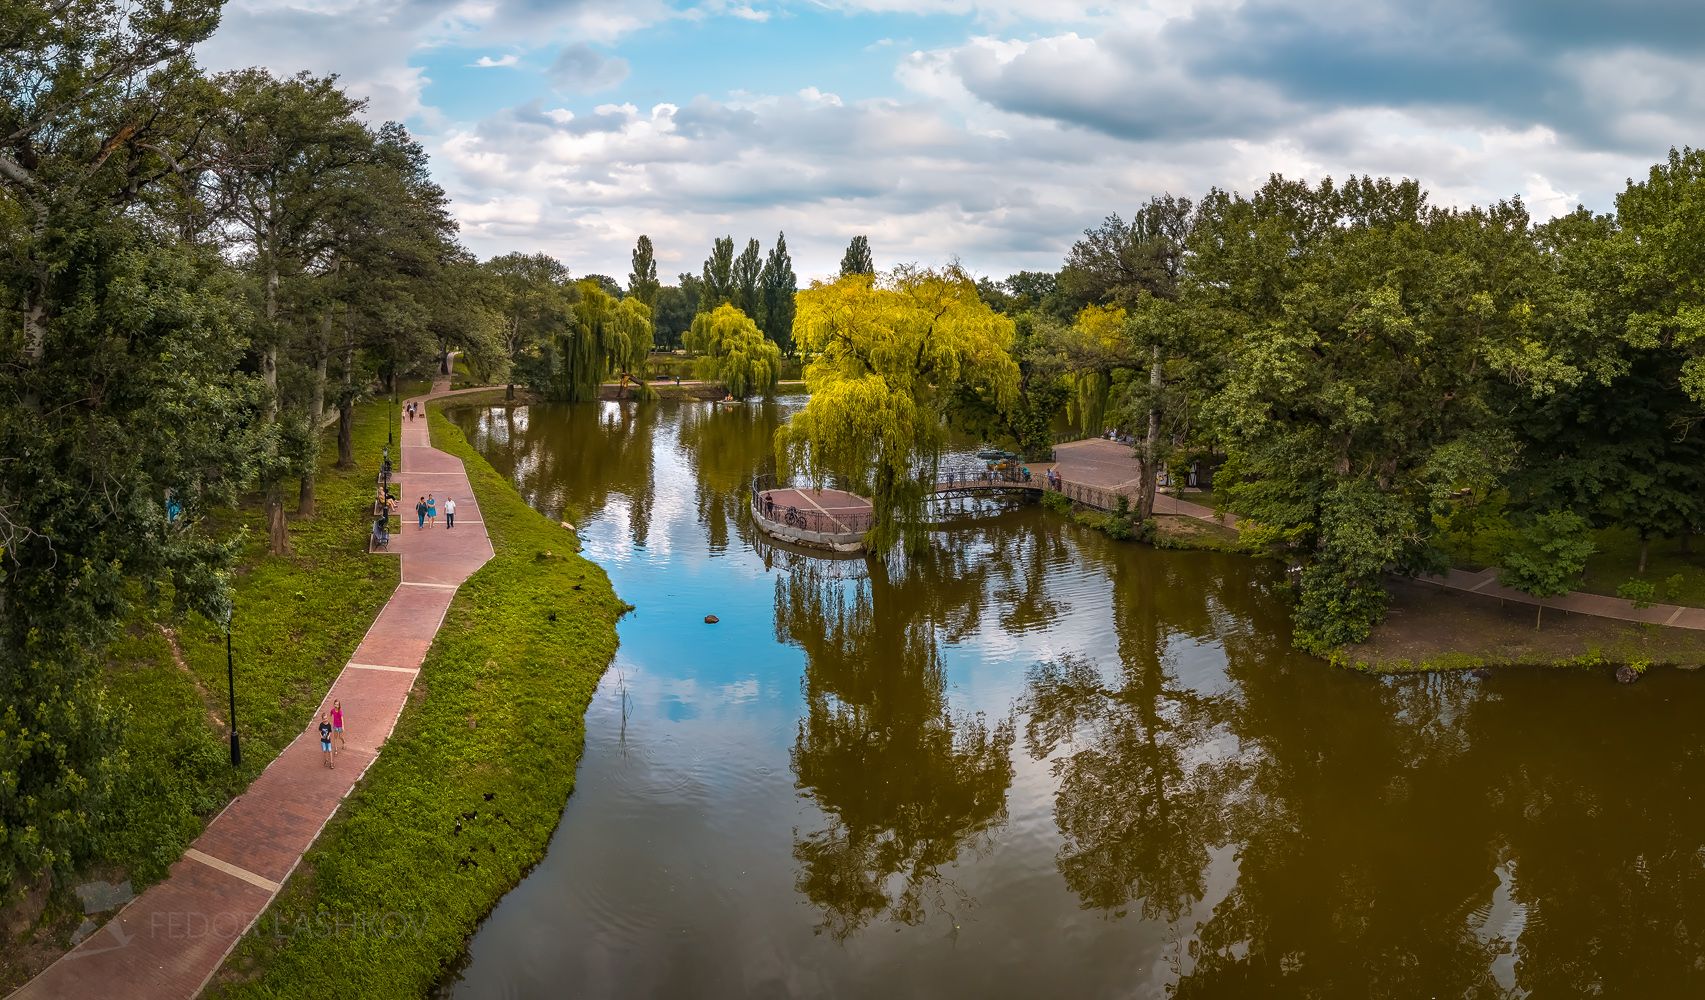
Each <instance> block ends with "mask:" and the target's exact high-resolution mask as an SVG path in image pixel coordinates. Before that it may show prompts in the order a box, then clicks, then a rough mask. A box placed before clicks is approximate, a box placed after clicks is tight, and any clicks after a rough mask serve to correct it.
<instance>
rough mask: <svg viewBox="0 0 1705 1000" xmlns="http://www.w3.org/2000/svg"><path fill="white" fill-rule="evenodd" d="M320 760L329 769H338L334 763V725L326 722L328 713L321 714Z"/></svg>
mask: <svg viewBox="0 0 1705 1000" xmlns="http://www.w3.org/2000/svg"><path fill="white" fill-rule="evenodd" d="M320 758H321V759H322V760H324V761H325V762H326V766H327V767H336V766H337V765H336V764H335V763H333V762H332V724H331V723H330V722H328V721H326V713H324V712H321V713H320Z"/></svg>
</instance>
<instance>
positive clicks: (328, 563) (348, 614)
mask: <svg viewBox="0 0 1705 1000" xmlns="http://www.w3.org/2000/svg"><path fill="white" fill-rule="evenodd" d="M389 405H390V404H389V401H379V400H375V401H372V402H369V403H366V404H363V405H361V406H359V407H357V408H356V412H355V423H354V426H353V428H352V441H353V444H354V450H355V457H356V468H354V469H350V470H340V469H337V468H334V467H333V465H334V463H335V462H336V461H337V438H336V429H335V427H334V428H333V429H332V430H331V431H328V432H327V434H326V436H325V437H324V438H323V441H322V444H323V447H322V449H321V454H320V462H319V470H318V473H317V477H316V480H315V488H316V501H317V502H316V508H315V509H316V513H315V515H314V516H313V517H310V518H295V517H292V518H291V520H290V524H289V531H290V543H291V549H292V552H291V554H290V555H287V556H271V555H268V554H267V552H266V529H265V524H264V520H263V517H264V515H263V512H262V511H261V509H260V506H259V503H258V500H257V501H256V502H254V503H250V504H247V505H245V506H244V507H243V508H241V509H238V510H234V511H229V512H226V513H225V514H223V515H221V517H220V522H221V523H220V528H221V529H222V530H223V529H226V528H229V529H232V530H238V529H242V530H245V531H246V533H247V534H246V538H245V547H244V549H243V552H242V554H241V556H240V557H239V559H238V564H237V567H236V572H235V574H234V578H233V581H232V585H233V591H234V596H235V601H236V604H235V607H236V614H235V627H234V629H233V633H232V658H233V662H234V663H235V666H236V671H235V673H236V690H237V722H238V730H239V733H240V734H241V737H242V748H243V764H242V767H240V768H232V767H231V763H230V743H229V740H228V736H227V733H228V725H229V711H230V710H229V707H228V705H229V702H228V700H227V685H226V677H225V633H224V629H223V627H222V626H219V625H215V624H213V623H211V622H208V621H206V620H205V619H203V618H201V617H200V616H197V615H191V616H189V617H188V618H185V619H175V618H173V617H171V616H170V615H169V614H167V613H165V610H164V608H144V609H142V610H141V611H140V612H139V613H138V614H137V615H135V616H134V618H133V620H132V621H131V622H130V623H129V625H128V626H127V627H126V628H125V630H124V632H123V634H122V635H121V636H120V637H119V638H118V639H117V640H116V641H115V642H113V643H112V644H111V646H110V647H109V648H108V649H107V651H106V670H105V675H104V681H105V688H106V693H107V696H108V697H109V698H111V699H112V700H113V701H114V702H115V703H116V704H118V705H120V706H122V708H123V711H124V712H125V714H126V716H127V720H128V721H127V724H126V727H125V731H124V736H123V739H122V742H121V744H120V746H119V748H118V751H117V754H116V761H117V763H118V765H119V767H120V768H121V769H122V770H121V774H122V777H121V779H120V780H119V781H118V783H117V786H116V793H115V798H114V799H113V800H112V801H111V802H110V803H109V804H108V806H107V809H106V810H105V812H104V814H103V819H104V822H103V824H102V828H101V831H100V834H99V836H98V838H97V840H96V843H95V845H94V855H93V857H91V858H90V859H89V861H88V862H87V863H86V864H85V865H84V866H83V871H84V873H85V874H86V875H87V876H88V877H91V878H94V877H99V878H106V879H114V880H116V879H122V878H129V879H131V880H132V882H133V883H134V885H135V887H136V888H137V889H138V890H140V889H142V888H143V887H144V886H146V885H148V884H151V883H153V882H157V881H159V880H160V879H161V878H163V877H164V876H165V874H166V870H167V869H168V868H169V867H170V865H171V864H172V862H174V861H176V860H177V859H178V858H179V857H181V856H182V855H183V852H184V848H186V847H188V846H189V844H190V842H191V841H193V840H194V839H195V838H196V837H197V836H199V835H200V834H201V831H202V828H203V827H204V826H205V825H206V823H207V821H208V819H209V818H211V817H212V815H213V814H214V813H216V812H217V811H218V810H219V809H221V808H223V807H224V805H225V803H227V802H229V801H230V800H231V798H232V796H234V795H236V794H237V793H238V792H240V791H242V790H243V789H244V788H245V787H247V786H248V784H249V782H250V781H252V780H253V779H254V777H255V776H256V775H258V774H259V773H260V771H261V770H262V769H263V768H264V767H266V765H267V764H268V763H269V762H271V760H272V759H273V758H274V757H276V756H277V755H278V752H279V751H280V750H281V749H283V747H284V746H285V745H286V744H288V743H289V742H290V740H291V739H292V738H294V737H295V735H296V734H297V733H298V732H300V731H301V728H302V726H303V725H304V724H305V723H306V721H307V718H308V715H309V713H310V712H311V711H312V709H313V708H314V706H315V705H317V704H318V703H319V700H320V698H321V696H322V695H323V694H324V693H325V691H326V689H327V688H329V687H330V686H331V682H332V680H333V679H334V678H335V677H336V676H337V673H338V671H339V670H341V669H342V667H343V664H344V662H345V661H347V660H348V659H349V656H350V654H351V653H352V652H354V650H355V647H356V645H357V644H358V643H360V641H361V637H362V635H363V634H365V633H366V631H367V627H368V625H370V624H371V623H372V621H373V617H374V616H375V615H377V614H378V612H379V608H380V607H382V606H383V605H384V603H385V600H386V599H387V598H388V597H389V596H390V593H391V591H392V590H394V589H395V588H396V584H397V579H398V566H397V562H396V560H395V559H391V558H383V557H374V556H370V555H368V554H367V530H368V523H369V521H368V518H367V516H366V511H368V510H369V509H370V507H371V504H372V501H373V488H374V484H373V477H374V475H375V474H376V473H377V471H378V462H379V454H380V449H381V448H383V447H384V445H385V440H386V430H387V427H386V417H387V414H388V413H389ZM76 881H81V879H78V880H76ZM73 884H74V883H73ZM81 921H82V914H81V912H80V910H79V909H78V908H77V906H76V905H75V900H74V898H73V897H71V893H70V886H64V887H61V888H60V889H59V890H58V892H57V893H56V898H55V899H53V900H52V901H50V902H49V903H48V906H47V909H46V911H45V914H44V915H43V916H42V917H41V918H38V919H37V920H36V921H35V922H34V926H33V927H32V928H30V930H29V931H27V932H26V933H25V934H23V935H21V936H20V937H19V938H17V939H14V940H11V941H7V942H5V945H6V946H5V947H4V948H0V989H4V988H7V987H10V986H15V985H17V984H19V983H21V982H22V981H23V980H25V979H27V978H28V977H29V976H31V975H34V974H35V972H36V971H38V970H39V969H40V968H41V967H43V966H45V965H46V964H47V963H48V962H51V961H52V960H53V959H55V958H57V957H58V956H59V955H60V954H61V953H63V952H64V951H65V950H66V949H67V948H68V947H70V940H69V936H70V934H71V932H72V931H73V930H74V929H75V928H76V926H77V925H78V924H79V923H80V922H81Z"/></svg>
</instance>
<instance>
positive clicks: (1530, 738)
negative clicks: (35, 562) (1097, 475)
mask: <svg viewBox="0 0 1705 1000" xmlns="http://www.w3.org/2000/svg"><path fill="white" fill-rule="evenodd" d="M798 402H799V401H798V400H793V401H785V400H784V401H783V402H782V403H781V404H770V405H749V406H740V407H732V408H717V407H712V406H709V405H707V404H703V403H694V402H680V403H675V402H662V403H657V404H650V405H646V406H637V405H633V404H613V403H605V404H593V405H585V406H578V407H546V406H534V407H532V408H530V409H522V410H516V411H513V412H509V411H503V410H500V409H493V410H481V409H472V410H463V411H461V412H460V414H459V415H458V419H459V420H460V422H461V425H462V426H463V428H464V429H466V430H467V431H468V432H469V435H470V437H471V438H472V439H473V440H474V441H475V442H476V444H477V446H478V447H479V448H480V449H481V450H482V451H483V452H484V453H485V454H486V455H487V456H488V457H489V458H490V459H491V460H492V461H493V462H494V464H496V466H497V467H498V469H499V470H500V471H503V472H506V473H509V474H510V475H512V476H513V478H514V480H515V482H516V483H517V484H518V486H519V487H520V488H521V490H522V492H523V494H524V495H525V496H526V497H527V498H528V500H529V501H530V502H531V503H533V504H534V505H535V506H536V507H538V508H539V509H540V510H542V511H544V512H545V513H547V514H549V515H550V516H552V517H564V518H567V519H571V520H573V521H574V522H575V523H576V524H577V525H579V526H580V529H581V537H582V538H583V540H584V542H585V547H586V550H585V554H586V555H587V556H589V557H590V558H592V559H594V560H596V561H597V562H598V563H599V564H600V565H602V566H603V567H604V568H605V569H606V570H607V571H608V572H609V574H610V577H611V578H612V580H613V581H614V582H615V586H616V590H617V592H618V593H619V594H621V596H622V597H623V598H625V599H626V600H627V601H629V602H630V603H632V604H634V605H636V606H637V609H638V610H637V611H636V612H635V613H634V614H632V615H631V616H629V617H628V618H627V619H626V620H624V621H623V623H622V625H621V650H620V652H619V653H618V654H617V657H616V662H615V665H614V666H613V667H612V669H611V670H610V672H609V673H608V675H607V676H606V677H605V678H604V681H603V684H602V686H601V687H600V688H599V691H598V694H597V697H596V699H595V700H594V702H593V704H592V707H591V710H590V712H589V714H588V716H587V745H586V754H585V758H584V760H583V761H582V763H581V766H580V772H579V777H578V783H577V785H576V788H575V792H574V795H573V796H572V797H571V799H570V800H569V803H568V806H567V808H566V809H565V810H564V813H563V819H562V826H561V827H560V829H558V831H557V833H556V835H555V837H554V839H553V840H552V842H551V846H550V852H549V855H548V856H547V857H546V858H545V860H544V862H543V863H542V864H541V865H540V866H539V867H538V869H537V870H536V871H535V872H534V873H533V874H532V875H531V877H529V878H528V879H527V880H526V881H524V882H523V883H522V884H521V885H520V886H519V887H518V888H516V889H515V890H514V891H513V892H512V893H510V894H509V895H508V896H507V897H506V898H505V899H504V900H503V902H502V903H501V904H500V905H499V906H498V907H497V909H496V911H495V912H494V913H493V914H492V916H491V918H490V919H489V920H488V921H487V922H486V923H485V925H484V926H483V927H482V928H481V930H480V931H479V933H478V934H477V935H476V936H475V937H474V939H473V941H472V944H471V946H470V948H469V955H468V960H467V963H466V966H465V968H464V969H463V970H462V972H461V975H460V978H459V979H458V980H457V981H455V982H453V983H451V984H448V985H447V986H446V990H445V992H446V994H448V995H453V996H456V997H554V996H591V997H601V996H631V997H651V996H681V997H747V996H846V997H866V996H878V997H883V998H891V997H951V996H982V997H1031V996H1038V997H1039V996H1088V997H1103V996H1120V997H1148V996H1164V995H1174V996H1184V997H1193V996H1224V997H1255V996H1333V997H1361V996H1392V997H1410V996H1429V995H1430V996H1475V997H1480V996H1525V995H1533V996H1538V997H1553V996H1577V995H1582V994H1598V995H1604V996H1628V997H1656V996H1684V995H1691V996H1699V995H1702V994H1705V808H1702V805H1701V802H1700V800H1699V796H1698V792H1697V789H1698V788H1699V787H1700V785H1701V783H1702V782H1705V751H1702V750H1701V735H1702V732H1701V730H1702V728H1705V727H1702V725H1701V723H1700V721H1699V719H1700V712H1699V710H1698V704H1699V691H1698V680H1699V678H1698V677H1697V676H1695V675H1689V674H1677V673H1666V674H1657V675H1654V676H1651V677H1648V678H1647V679H1646V680H1645V681H1644V682H1642V683H1641V684H1639V685H1636V686H1634V687H1632V688H1622V687H1618V686H1616V685H1614V684H1612V683H1610V681H1609V680H1608V679H1607V678H1606V677H1604V676H1601V675H1599V674H1597V673H1579V674H1572V673H1549V674H1546V673H1537V672H1510V673H1504V674H1500V675H1498V676H1496V677H1493V678H1491V679H1487V680H1478V679H1475V678H1472V677H1469V676H1466V675H1453V676H1443V677H1415V678H1402V679H1383V680H1382V679H1372V678H1367V677H1362V676H1356V675H1352V674H1348V673H1346V672H1343V671H1338V670H1333V669H1330V668H1328V667H1327V666H1325V665H1324V664H1322V663H1320V662H1319V661H1315V660H1311V659H1309V658H1306V657H1302V656H1299V655H1297V654H1296V653H1294V652H1292V651H1291V650H1290V649H1289V643H1288V637H1287V627H1286V624H1285V622H1286V610H1285V607H1284V604H1283V601H1282V599H1281V596H1280V594H1279V590H1278V584H1279V581H1278V579H1277V578H1276V574H1275V573H1274V572H1273V571H1272V569H1271V568H1270V567H1268V566H1266V565H1264V564H1261V563H1257V562H1254V561H1251V560H1247V559H1241V558H1235V557H1226V556H1217V555H1212V554H1204V553H1168V552H1158V551H1154V550H1151V549H1146V548H1143V547H1140V546H1137V545H1130V544H1116V543H1112V542H1110V541H1108V540H1107V539H1105V538H1104V537H1102V536H1100V535H1099V534H1096V533H1094V532H1088V531H1084V530H1081V529H1078V528H1076V527H1074V526H1072V525H1070V524H1068V523H1066V521H1065V519H1063V518H1061V517H1058V516H1053V515H1049V514H1047V513H1046V512H1044V511H1042V510H1041V509H1039V508H1036V507H1019V508H1014V509H1001V508H998V507H995V508H985V509H983V510H981V511H977V512H974V513H961V514H958V515H954V514H952V513H951V512H949V513H948V514H947V515H945V517H946V520H945V530H943V531H941V532H940V533H939V535H938V536H937V539H938V544H937V545H936V546H935V548H934V549H933V550H932V551H930V552H929V553H928V554H927V555H925V556H922V557H919V558H915V559H912V560H910V561H909V562H907V563H906V564H904V565H896V566H892V567H890V568H889V569H888V570H887V571H886V572H884V571H881V570H879V569H873V568H870V567H868V566H867V564H866V563H864V562H863V561H862V560H859V561H851V562H846V561H840V562H837V561H830V560H822V559H814V558H804V557H799V556H795V555H791V554H789V553H787V552H785V551H780V550H777V549H774V548H771V547H769V546H767V545H765V544H764V543H763V540H762V538H761V537H758V536H756V535H755V534H754V532H753V528H752V526H751V524H750V522H749V520H748V519H747V518H745V517H744V516H743V513H742V511H743V509H744V498H743V496H742V493H741V491H742V488H743V484H744V483H745V482H746V481H747V479H748V477H749V476H750V475H751V474H752V473H753V472H754V471H757V470H758V469H759V468H761V467H763V466H765V465H766V464H767V463H768V461H769V455H770V440H771V435H772V433H773V431H774V428H775V427H776V425H777V424H778V423H779V422H780V421H782V420H784V419H785V418H786V414H787V413H788V412H789V410H790V408H791V406H794V405H797V404H798ZM706 614H716V615H718V616H720V617H721V619H722V621H721V624H719V625H715V626H709V625H705V624H703V623H702V619H703V617H704V616H705V615H706Z"/></svg>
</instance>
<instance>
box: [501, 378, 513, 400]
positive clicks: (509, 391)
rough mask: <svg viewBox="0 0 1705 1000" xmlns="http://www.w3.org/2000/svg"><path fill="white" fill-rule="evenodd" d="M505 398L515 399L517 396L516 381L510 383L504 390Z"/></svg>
mask: <svg viewBox="0 0 1705 1000" xmlns="http://www.w3.org/2000/svg"><path fill="white" fill-rule="evenodd" d="M503 398H504V399H505V400H513V399H514V398H515V383H514V382H511V383H509V387H508V388H507V389H505V390H504V391H503Z"/></svg>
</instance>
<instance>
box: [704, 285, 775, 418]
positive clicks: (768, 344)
mask: <svg viewBox="0 0 1705 1000" xmlns="http://www.w3.org/2000/svg"><path fill="white" fill-rule="evenodd" d="M686 345H687V350H689V351H693V352H695V353H697V354H698V355H699V358H698V361H697V363H696V364H697V367H698V376H699V378H701V379H704V380H706V381H708V382H720V383H722V385H723V386H724V387H726V388H727V389H728V394H729V395H731V396H733V397H734V398H736V399H745V398H746V397H747V396H751V395H755V394H757V393H763V394H764V395H766V396H769V395H773V394H774V393H775V390H776V383H777V382H779V381H781V348H780V347H777V346H776V345H775V344H774V343H773V342H772V341H770V340H769V339H768V338H767V337H765V336H764V334H763V331H762V330H759V329H758V324H756V323H754V322H752V320H751V318H750V317H748V316H747V315H746V314H745V313H743V312H741V311H740V310H738V309H736V308H734V307H733V306H731V305H729V304H728V303H726V302H724V303H723V304H722V305H719V306H717V307H716V309H715V310H714V311H712V312H707V313H699V314H698V315H697V316H695V317H693V325H692V327H691V328H690V329H689V330H688V331H687V336H686Z"/></svg>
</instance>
